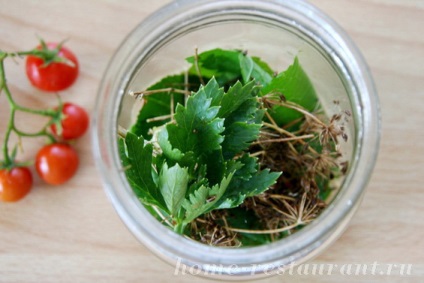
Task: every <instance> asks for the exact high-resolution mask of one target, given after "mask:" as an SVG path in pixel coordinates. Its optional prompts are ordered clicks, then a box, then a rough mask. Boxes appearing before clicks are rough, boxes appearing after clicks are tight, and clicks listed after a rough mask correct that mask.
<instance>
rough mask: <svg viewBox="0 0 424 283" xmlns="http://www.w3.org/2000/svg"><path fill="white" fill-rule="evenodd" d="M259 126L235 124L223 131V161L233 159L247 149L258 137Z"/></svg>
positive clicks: (242, 123)
mask: <svg viewBox="0 0 424 283" xmlns="http://www.w3.org/2000/svg"><path fill="white" fill-rule="evenodd" d="M261 127H262V125H261V124H248V123H244V122H236V123H233V124H231V125H230V126H229V127H227V128H226V129H225V131H224V136H225V139H224V141H223V142H222V151H223V155H224V158H225V159H230V158H233V157H234V156H235V155H236V154H238V153H240V152H242V151H244V150H246V149H248V148H249V146H250V144H251V143H252V142H253V141H254V140H256V139H257V138H258V137H259V132H260V129H261Z"/></svg>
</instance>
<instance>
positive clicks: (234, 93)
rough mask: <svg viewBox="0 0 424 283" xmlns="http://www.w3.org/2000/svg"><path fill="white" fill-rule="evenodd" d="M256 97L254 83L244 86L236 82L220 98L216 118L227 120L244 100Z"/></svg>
mask: <svg viewBox="0 0 424 283" xmlns="http://www.w3.org/2000/svg"><path fill="white" fill-rule="evenodd" d="M255 95H256V90H255V82H254V81H250V82H248V83H247V84H245V85H242V84H241V83H240V82H236V83H235V84H234V85H233V86H232V87H230V88H229V90H228V91H227V93H225V94H224V95H223V96H222V100H221V101H220V106H221V108H220V109H219V112H218V116H219V117H222V118H227V117H228V116H229V115H231V113H232V112H234V111H236V110H237V109H238V108H239V107H240V106H241V105H242V104H243V103H244V102H245V101H246V100H248V99H252V98H254V97H255Z"/></svg>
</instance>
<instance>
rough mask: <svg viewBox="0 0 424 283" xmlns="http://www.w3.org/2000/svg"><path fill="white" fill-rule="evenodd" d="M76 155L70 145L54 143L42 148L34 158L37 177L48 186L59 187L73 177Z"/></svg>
mask: <svg viewBox="0 0 424 283" xmlns="http://www.w3.org/2000/svg"><path fill="white" fill-rule="evenodd" d="M78 164H79V158H78V154H77V152H76V151H75V149H73V148H72V147H71V146H70V145H67V144H62V143H54V144H50V145H46V146H44V147H42V148H41V149H40V150H39V151H38V153H37V156H36V158H35V169H36V170H37V173H38V175H40V177H41V178H42V179H43V180H44V181H45V182H46V183H48V184H51V185H60V184H63V183H65V182H66V181H68V180H69V179H70V178H72V176H74V175H75V173H76V171H77V169H78Z"/></svg>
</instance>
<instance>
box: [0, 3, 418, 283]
mask: <svg viewBox="0 0 424 283" xmlns="http://www.w3.org/2000/svg"><path fill="white" fill-rule="evenodd" d="M167 2H168V1H167V0H144V1H135V0H134V1H118V0H109V1H102V0H90V1H83V0H73V1H54V0H47V1H35V0H34V1H29V0H27V1H24V0H14V1H10V0H0V7H1V9H0V48H1V49H4V50H20V49H29V48H31V47H33V45H34V44H35V42H36V37H35V36H36V35H40V36H42V37H43V38H45V39H46V40H52V41H57V40H61V39H64V38H69V39H70V40H69V42H68V45H69V47H70V48H72V49H73V50H74V51H75V53H76V54H77V55H78V57H79V59H80V63H81V76H80V77H79V79H78V81H77V83H76V84H75V85H74V86H73V87H72V88H70V89H69V90H66V91H64V92H63V93H62V97H63V99H65V100H69V101H73V102H75V103H79V104H81V105H84V106H85V107H86V108H87V109H88V110H90V111H91V110H92V109H93V106H94V99H95V95H96V91H97V88H98V85H99V82H100V79H101V76H102V73H103V71H104V70H105V68H106V65H107V62H108V60H109V58H110V56H111V55H112V53H113V51H114V50H115V48H116V47H117V46H118V44H119V43H120V42H121V40H122V39H123V38H124V37H125V35H126V34H127V33H128V32H129V31H130V30H132V29H133V28H134V27H135V25H136V24H137V23H138V22H140V21H141V20H142V19H144V18H145V17H146V16H147V15H149V14H150V13H151V12H153V11H154V10H156V9H157V8H158V7H160V6H161V5H163V4H165V3H167ZM311 2H312V3H313V4H315V5H316V6H318V7H319V8H321V9H322V10H323V11H325V12H326V13H327V14H329V15H330V16H331V17H332V18H334V19H335V20H336V21H337V22H338V23H339V24H340V25H341V26H342V27H343V28H344V29H345V30H346V31H347V32H348V33H349V35H350V36H351V37H352V38H353V40H354V41H355V42H356V44H357V45H358V47H359V48H360V49H361V51H362V52H363V54H364V56H365V58H366V60H367V61H368V63H369V65H370V68H371V70H372V72H373V75H374V77H375V82H376V85H377V88H378V91H379V95H380V100H381V109H382V117H383V131H382V143H381V150H380V154H379V158H378V162H377V166H376V169H375V172H374V174H373V177H372V179H371V182H370V183H369V186H368V191H367V194H366V196H365V199H364V201H363V203H362V206H361V208H360V210H359V212H358V213H357V214H356V215H355V217H354V219H353V221H352V222H351V225H350V226H349V228H348V229H347V231H346V232H345V233H344V234H343V236H342V237H341V238H340V239H339V240H338V241H337V242H336V243H335V244H334V245H332V246H331V247H330V248H329V249H327V250H326V251H325V252H324V253H323V254H321V255H320V256H319V257H318V258H316V259H315V260H314V261H312V262H313V263H326V264H338V265H342V264H344V263H362V264H372V263H374V262H378V263H379V264H396V263H398V264H412V265H413V266H412V275H409V276H390V277H388V276H381V275H366V276H343V275H341V274H335V275H332V276H307V275H286V276H284V277H281V276H277V277H273V278H271V279H269V281H270V282H282V281H283V280H284V281H287V282H365V281H370V282H371V281H372V282H384V281H389V282H423V281H424V221H423V220H424V219H423V212H424V193H423V182H422V179H421V178H423V177H424V162H423V156H424V143H423V138H424V130H423V125H424V36H423V32H422V28H423V27H424V1H422V0H313V1H311ZM7 68H8V69H7V72H8V73H7V75H8V78H9V80H8V83H9V84H10V86H11V89H12V91H13V92H14V93H15V95H16V97H17V99H18V100H19V101H20V102H21V103H23V104H27V105H31V106H35V107H37V106H42V105H45V104H54V101H53V100H54V99H53V98H52V97H51V96H50V97H49V95H47V94H44V93H41V92H39V91H37V90H35V89H34V88H33V87H31V86H30V84H29V83H28V81H27V79H26V77H25V76H24V74H23V63H22V62H20V63H19V64H15V63H13V62H12V63H8V64H7ZM6 110H7V107H6V104H5V99H4V97H3V96H0V128H1V129H2V130H1V131H0V132H1V133H3V129H4V128H5V119H6V115H7V111H6ZM33 120H34V119H31V118H29V117H26V116H23V117H21V118H20V121H19V123H20V124H22V125H23V126H25V127H33V126H35V125H36V122H35V121H33ZM42 143H43V141H42V140H33V141H31V142H26V143H25V154H24V157H31V156H33V155H34V154H35V151H36V149H37V147H38V146H40V145H41V144H42ZM76 147H77V149H78V151H79V152H80V154H81V167H80V169H79V171H78V175H77V176H76V177H75V178H74V179H72V180H71V181H70V182H69V183H68V184H66V185H64V186H61V187H51V186H47V185H44V184H43V183H42V182H41V181H40V180H39V179H36V180H35V183H36V184H35V189H34V190H33V191H32V192H31V194H30V195H29V196H28V197H27V198H25V199H24V200H23V201H21V202H19V203H16V204H3V203H0V282H152V281H153V280H154V281H155V282H170V281H172V282H197V281H198V280H199V279H198V278H194V277H190V276H175V275H174V268H173V267H172V266H169V265H167V264H165V263H163V262H162V261H161V260H159V259H157V258H156V257H155V256H153V255H152V254H151V253H150V252H149V251H147V250H146V249H145V248H144V247H143V246H142V245H140V244H139V243H138V242H137V241H136V240H135V238H134V237H133V236H132V235H131V234H130V232H129V231H128V230H127V229H126V228H125V226H124V225H123V223H122V222H121V221H120V219H119V218H118V216H117V215H116V213H115V211H114V209H113V207H112V205H111V204H110V202H109V201H108V200H107V198H106V196H105V194H104V192H103V189H102V186H101V182H100V177H99V174H98V172H97V170H96V168H95V166H94V163H93V159H92V156H91V145H90V136H89V135H86V136H85V137H84V138H83V139H81V140H79V141H78V142H77V144H76ZM201 281H205V282H206V280H203V279H202V280H201Z"/></svg>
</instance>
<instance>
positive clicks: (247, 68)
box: [186, 48, 274, 86]
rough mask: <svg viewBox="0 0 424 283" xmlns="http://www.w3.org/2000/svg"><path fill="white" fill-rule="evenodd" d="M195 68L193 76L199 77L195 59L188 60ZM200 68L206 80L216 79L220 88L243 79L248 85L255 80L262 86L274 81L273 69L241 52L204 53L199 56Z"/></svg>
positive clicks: (192, 70) (216, 51)
mask: <svg viewBox="0 0 424 283" xmlns="http://www.w3.org/2000/svg"><path fill="white" fill-rule="evenodd" d="M186 60H187V61H188V62H189V63H192V64H193V66H192V67H191V69H190V74H191V75H198V72H197V68H196V66H195V65H194V63H195V57H194V56H192V57H189V58H187V59H186ZM198 66H199V68H200V71H201V75H202V76H203V77H206V78H209V79H210V78H212V77H215V79H216V80H217V82H218V83H219V85H220V86H224V85H227V84H229V83H231V82H234V81H237V80H240V79H242V80H243V82H244V83H247V82H248V81H250V80H251V79H254V80H256V81H258V82H260V83H261V84H263V85H265V84H268V83H269V82H270V81H271V79H272V74H273V73H274V72H273V71H271V72H270V70H271V68H270V67H269V66H268V65H267V64H266V63H265V62H263V61H261V60H260V59H259V58H257V57H250V56H248V55H246V54H244V53H243V52H242V51H240V50H223V49H220V48H217V49H212V50H209V51H205V52H202V53H201V54H199V55H198Z"/></svg>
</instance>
